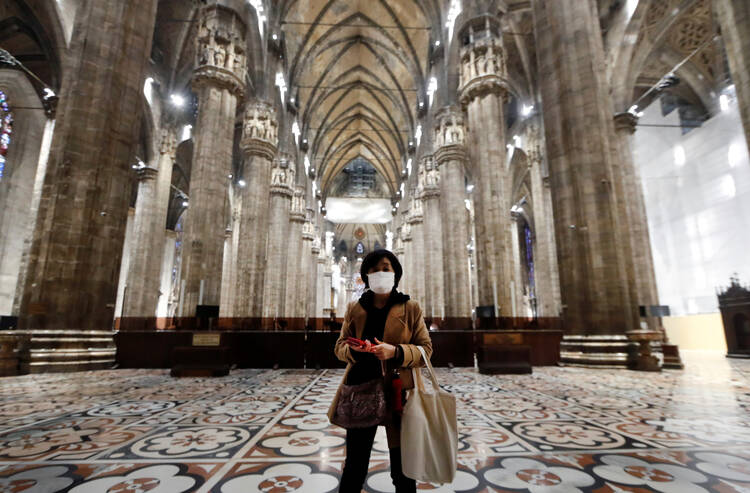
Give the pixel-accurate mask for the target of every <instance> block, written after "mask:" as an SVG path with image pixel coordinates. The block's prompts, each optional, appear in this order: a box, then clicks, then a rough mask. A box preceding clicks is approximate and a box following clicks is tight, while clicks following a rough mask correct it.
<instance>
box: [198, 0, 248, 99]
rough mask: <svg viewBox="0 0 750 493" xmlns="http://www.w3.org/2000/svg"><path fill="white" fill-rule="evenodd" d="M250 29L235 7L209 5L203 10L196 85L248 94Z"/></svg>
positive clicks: (241, 95) (201, 11)
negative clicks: (247, 34)
mask: <svg viewBox="0 0 750 493" xmlns="http://www.w3.org/2000/svg"><path fill="white" fill-rule="evenodd" d="M246 30H247V28H246V26H245V23H244V22H243V21H242V19H241V18H240V16H239V15H237V13H236V12H234V11H233V10H231V9H228V8H226V7H222V6H219V5H209V6H206V7H203V8H202V9H201V10H200V13H199V14H198V34H197V36H196V39H195V41H196V47H195V53H196V63H195V65H196V67H197V68H196V69H195V71H194V72H193V87H195V88H201V87H206V86H208V87H221V88H224V89H227V90H228V91H230V92H231V93H233V94H235V95H236V96H237V97H238V98H242V97H243V96H244V94H245V75H246V73H247V57H246V54H245V33H246Z"/></svg>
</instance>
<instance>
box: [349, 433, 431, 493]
mask: <svg viewBox="0 0 750 493" xmlns="http://www.w3.org/2000/svg"><path fill="white" fill-rule="evenodd" d="M377 430H378V427H377V426H373V427H372V428H358V429H350V430H346V462H345V463H344V472H343V473H342V474H341V484H340V485H339V493H360V491H362V486H363V485H364V484H365V478H367V470H368V469H369V468H370V451H372V444H373V442H375V432H376V431H377ZM389 452H390V455H391V479H392V480H393V486H395V487H396V493H415V492H416V491H417V483H416V481H414V480H413V479H409V478H407V477H406V476H404V474H403V472H401V449H400V448H392V449H390V450H389Z"/></svg>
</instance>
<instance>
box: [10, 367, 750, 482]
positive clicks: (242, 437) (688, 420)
mask: <svg viewBox="0 0 750 493" xmlns="http://www.w3.org/2000/svg"><path fill="white" fill-rule="evenodd" d="M685 359H686V363H687V367H686V369H685V370H684V371H665V372H662V373H657V374H653V373H638V372H631V371H624V370H591V369H583V368H535V369H534V373H533V374H532V375H499V376H485V375H480V374H478V373H477V372H476V371H475V370H473V369H440V370H439V371H438V373H439V375H438V378H439V380H440V382H441V385H442V386H443V387H444V389H445V390H448V391H450V392H453V393H454V394H455V395H456V396H457V398H458V402H459V406H458V408H459V409H458V420H459V471H458V473H457V475H456V479H455V481H454V482H453V484H451V485H442V486H439V485H429V484H420V491H423V490H424V491H431V492H461V493H479V492H484V493H499V492H523V491H529V492H533V493H542V492H550V493H552V492H554V493H563V492H573V493H575V492H595V493H605V492H607V493H622V492H649V491H656V492H665V493H692V492H696V493H697V492H706V491H715V492H721V493H730V492H750V360H726V359H724V358H723V357H722V356H721V355H719V354H716V353H688V354H687V355H686V356H685ZM341 375H342V372H341V371H339V370H318V371H316V370H275V371H274V370H238V371H234V372H232V374H231V375H230V376H228V377H223V378H215V379H198V378H186V379H173V378H170V377H169V374H168V372H167V371H160V370H107V371H98V372H81V373H72V374H46V375H26V376H22V377H11V378H3V379H0V492H14V493H18V492H24V493H54V492H70V493H83V492H86V493H103V492H107V493H126V492H129V493H141V492H143V493H145V492H150V493H182V492H194V491H197V492H217V493H247V492H255V491H258V492H273V493H277V492H279V493H280V492H297V493H325V492H330V491H336V489H337V486H338V478H339V476H340V474H341V468H342V464H343V460H344V431H343V430H342V429H340V428H337V427H335V426H331V425H330V424H329V423H328V420H327V418H326V416H325V413H326V411H327V409H328V405H329V403H330V401H331V399H332V397H333V393H334V392H335V390H336V387H337V385H338V383H339V380H340V379H341ZM388 471H389V466H388V449H387V445H386V441H385V433H384V432H383V430H379V432H378V435H377V438H376V442H375V445H374V450H373V455H372V460H371V463H370V475H369V476H368V479H367V483H366V485H365V490H366V491H367V492H368V493H381V492H382V493H385V492H391V491H393V487H392V486H391V484H390V476H389V472H388Z"/></svg>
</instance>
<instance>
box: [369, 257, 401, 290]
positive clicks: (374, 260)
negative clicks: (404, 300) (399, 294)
mask: <svg viewBox="0 0 750 493" xmlns="http://www.w3.org/2000/svg"><path fill="white" fill-rule="evenodd" d="M383 258H387V259H388V260H390V261H391V267H393V273H394V274H395V278H396V280H395V283H394V285H393V287H394V288H397V287H398V282H399V281H400V280H401V276H402V275H403V274H404V270H403V269H402V268H401V262H399V261H398V259H397V258H396V256H395V255H394V254H393V253H391V252H389V251H388V250H375V251H374V252H370V253H368V254H367V255H366V256H365V259H364V260H363V261H362V266H361V267H360V268H359V275H360V277H362V281H364V283H365V287H366V288H369V287H370V283H369V282H367V273H368V272H369V271H370V269H372V268H373V267H375V266H376V265H378V262H380V261H381V260H382V259H383Z"/></svg>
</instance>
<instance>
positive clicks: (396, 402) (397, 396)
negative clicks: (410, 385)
mask: <svg viewBox="0 0 750 493" xmlns="http://www.w3.org/2000/svg"><path fill="white" fill-rule="evenodd" d="M391 386H392V387H393V410H394V411H398V412H401V411H403V410H404V405H403V402H402V401H401V389H402V388H403V384H402V383H401V378H400V377H399V376H398V372H396V375H395V376H394V377H393V380H391Z"/></svg>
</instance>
